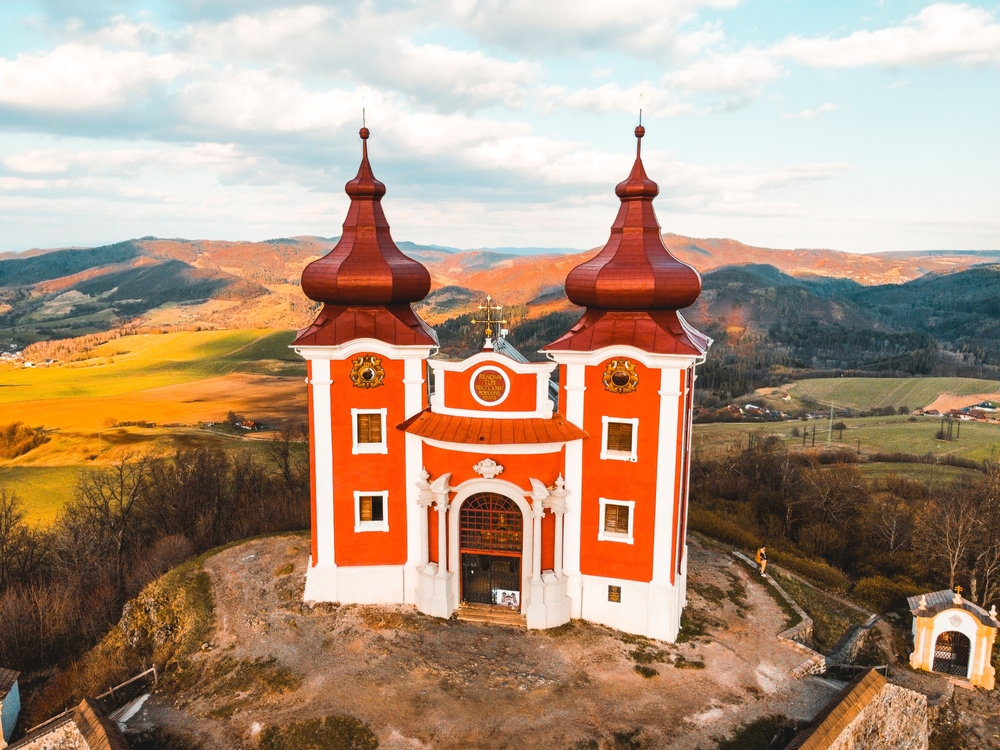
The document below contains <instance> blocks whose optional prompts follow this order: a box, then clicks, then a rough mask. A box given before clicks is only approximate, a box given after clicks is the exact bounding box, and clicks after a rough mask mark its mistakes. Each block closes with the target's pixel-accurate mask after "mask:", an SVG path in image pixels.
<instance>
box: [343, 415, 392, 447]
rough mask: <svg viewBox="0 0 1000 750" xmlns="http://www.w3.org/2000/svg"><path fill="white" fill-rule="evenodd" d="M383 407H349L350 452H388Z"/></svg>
mask: <svg viewBox="0 0 1000 750" xmlns="http://www.w3.org/2000/svg"><path fill="white" fill-rule="evenodd" d="M385 420H386V410H385V409H351V435H352V436H353V442H354V447H353V449H352V451H351V452H352V453H388V452H389V449H388V447H387V446H386V434H385V433H386V430H385Z"/></svg>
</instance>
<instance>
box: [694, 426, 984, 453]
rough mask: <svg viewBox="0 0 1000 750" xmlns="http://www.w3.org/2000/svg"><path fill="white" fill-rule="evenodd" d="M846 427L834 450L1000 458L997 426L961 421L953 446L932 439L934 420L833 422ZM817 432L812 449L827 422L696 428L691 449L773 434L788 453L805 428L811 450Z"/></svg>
mask: <svg viewBox="0 0 1000 750" xmlns="http://www.w3.org/2000/svg"><path fill="white" fill-rule="evenodd" d="M838 421H842V422H843V423H844V424H846V425H847V429H846V430H844V436H843V438H842V439H839V440H838V437H839V434H840V433H839V431H837V430H835V431H834V433H833V438H834V439H833V447H834V448H849V449H851V450H855V451H856V450H857V449H858V441H859V440H860V441H861V453H862V455H866V454H871V453H874V452H886V453H890V452H897V451H898V452H901V453H913V454H916V455H918V456H923V455H926V454H927V453H933V454H934V455H936V456H943V455H945V454H952V455H955V456H958V457H960V458H968V459H971V460H973V461H986V460H995V459H997V458H998V457H1000V425H998V424H985V423H982V422H963V423H962V427H961V437H960V438H959V439H957V440H954V441H952V442H948V441H946V440H937V439H935V437H934V435H935V433H936V432H937V430H938V426H939V424H940V422H939V420H938V419H936V418H934V417H915V418H914V421H912V422H911V421H910V417H863V418H861V417H859V418H852V419H843V420H838ZM813 427H815V428H816V448H817V449H819V448H826V442H827V436H828V431H829V422H828V421H826V420H810V421H807V422H804V421H795V422H763V423H762V422H749V423H747V422H737V423H716V424H697V425H695V427H694V435H693V440H692V447H693V449H694V453H695V455H696V456H697V455H699V454H702V455H708V454H711V453H715V452H718V451H722V450H725V449H726V448H728V447H729V446H731V445H736V446H739V447H746V445H747V442H748V440H749V439H750V435H751V434H753V435H778V436H780V437H781V438H782V439H783V440H784V441H785V443H786V444H787V445H788V446H789V448H792V449H801V448H802V438H801V437H798V438H793V437H792V436H791V431H792V429H793V428H798V429H799V430H800V431H802V430H809V433H810V438H809V439H808V440H807V441H806V445H805V447H806V448H811V447H812V439H811V435H812V429H813Z"/></svg>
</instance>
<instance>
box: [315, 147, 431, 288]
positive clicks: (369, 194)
mask: <svg viewBox="0 0 1000 750" xmlns="http://www.w3.org/2000/svg"><path fill="white" fill-rule="evenodd" d="M360 135H361V143H362V157H361V166H360V167H359V168H358V174H357V176H356V177H355V178H354V179H353V180H351V181H350V182H348V183H347V185H346V187H345V190H346V192H347V194H348V195H349V196H350V198H351V206H350V208H349V209H348V211H347V218H345V219H344V231H343V234H341V236H340V241H339V242H338V243H337V245H336V247H334V248H333V250H332V251H331V252H330V253H329V254H327V255H326V256H324V257H322V258H320V259H319V260H316V261H313V262H312V263H310V264H309V265H308V266H306V268H305V270H304V271H303V272H302V291H303V292H304V293H305V295H306V296H307V297H309V298H310V299H313V300H316V301H317V302H326V303H329V304H333V305H391V304H400V303H410V302H419V301H420V300H422V299H423V298H424V297H426V296H427V293H428V292H429V291H430V288H431V275H430V273H428V271H427V269H426V268H424V266H423V265H421V264H420V263H418V262H417V261H415V260H413V259H412V258H408V257H406V256H405V255H403V252H402V251H401V250H400V249H399V248H398V247H396V243H395V242H393V240H392V236H391V235H390V234H389V222H388V221H387V220H386V218H385V213H384V212H383V211H382V196H384V195H385V184H384V183H382V182H380V181H379V180H377V179H375V175H374V174H373V173H372V168H371V164H370V163H369V162H368V137H369V135H370V131H369V130H368V128H361V131H360Z"/></svg>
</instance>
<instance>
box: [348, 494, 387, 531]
mask: <svg viewBox="0 0 1000 750" xmlns="http://www.w3.org/2000/svg"><path fill="white" fill-rule="evenodd" d="M354 530H355V531H356V532H361V531H388V530H389V493H388V492H386V491H385V490H382V491H381V492H372V491H370V490H369V491H367V492H365V491H358V492H355V493H354Z"/></svg>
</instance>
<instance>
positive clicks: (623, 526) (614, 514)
mask: <svg viewBox="0 0 1000 750" xmlns="http://www.w3.org/2000/svg"><path fill="white" fill-rule="evenodd" d="M628 511H629V507H628V506H627V505H613V504H611V503H608V504H607V505H605V506H604V530H605V531H606V532H610V533H612V534H627V533H628Z"/></svg>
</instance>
